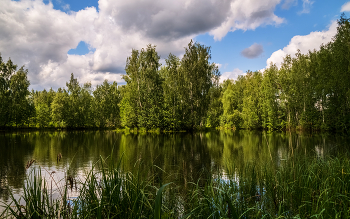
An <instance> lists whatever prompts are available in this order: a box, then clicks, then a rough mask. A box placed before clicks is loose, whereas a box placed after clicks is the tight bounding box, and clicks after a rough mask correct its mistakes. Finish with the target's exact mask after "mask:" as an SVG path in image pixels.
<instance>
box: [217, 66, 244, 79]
mask: <svg viewBox="0 0 350 219" xmlns="http://www.w3.org/2000/svg"><path fill="white" fill-rule="evenodd" d="M239 75H245V73H244V72H243V71H242V70H241V69H238V68H235V69H233V71H230V72H225V73H223V74H221V76H220V83H222V82H223V81H224V80H227V79H234V80H235V79H237V78H238V76H239Z"/></svg>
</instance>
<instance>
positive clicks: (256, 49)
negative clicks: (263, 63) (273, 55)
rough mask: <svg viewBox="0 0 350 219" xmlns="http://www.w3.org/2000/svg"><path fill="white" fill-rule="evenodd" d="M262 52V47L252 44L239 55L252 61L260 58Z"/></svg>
mask: <svg viewBox="0 0 350 219" xmlns="http://www.w3.org/2000/svg"><path fill="white" fill-rule="evenodd" d="M263 52H264V48H263V46H262V45H260V44H257V43H254V44H253V45H251V46H250V47H248V48H245V49H243V50H242V52H241V55H242V56H244V57H246V58H248V59H254V58H257V57H258V56H260V55H261V54H262V53H263Z"/></svg>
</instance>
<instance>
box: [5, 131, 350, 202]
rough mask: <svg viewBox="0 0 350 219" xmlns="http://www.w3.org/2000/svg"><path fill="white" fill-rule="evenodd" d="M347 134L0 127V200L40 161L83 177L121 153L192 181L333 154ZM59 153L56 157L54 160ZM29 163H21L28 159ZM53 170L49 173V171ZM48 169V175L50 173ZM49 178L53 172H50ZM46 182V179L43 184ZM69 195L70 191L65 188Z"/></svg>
mask: <svg viewBox="0 0 350 219" xmlns="http://www.w3.org/2000/svg"><path fill="white" fill-rule="evenodd" d="M349 143H350V138H349V137H347V136H343V135H332V134H303V133H289V132H287V133H276V132H274V133H266V132H254V131H212V132H197V133H161V134H153V133H147V134H140V133H139V134H133V133H130V134H123V133H117V132H115V131H55V132H51V131H45V132H43V131H40V132H39V131H32V132H2V133H0V201H5V202H6V201H8V200H9V193H8V190H7V188H8V186H9V188H10V189H11V190H12V191H14V193H15V194H17V195H20V194H21V192H22V187H23V185H24V183H25V180H26V178H27V176H28V175H29V173H30V172H31V171H32V170H33V169H37V168H38V166H40V167H41V171H42V174H43V175H44V176H46V177H50V176H53V175H54V177H55V180H56V181H57V182H58V181H60V179H63V178H64V176H65V175H66V174H67V172H68V170H69V172H70V173H71V174H73V175H74V177H81V178H83V176H84V174H85V173H86V171H89V170H90V169H91V167H92V166H93V165H94V164H95V163H96V162H97V161H98V159H99V158H100V157H103V158H106V157H108V156H111V155H112V156H113V157H114V159H115V160H117V159H119V158H120V157H123V158H122V166H123V168H125V169H126V170H132V169H135V168H139V169H141V171H142V172H145V171H146V172H147V171H148V172H151V173H152V174H157V180H161V181H167V182H171V181H175V180H176V181H177V182H180V183H181V182H183V184H184V185H185V184H186V182H190V181H192V182H196V181H197V180H198V179H199V178H200V177H201V176H202V175H203V173H209V174H212V176H213V177H218V176H220V177H224V176H225V171H227V169H228V167H230V166H231V167H232V166H233V165H242V164H244V163H245V162H250V161H254V162H256V163H258V164H261V165H263V164H264V163H265V162H267V161H272V162H274V164H275V165H276V166H278V165H280V163H281V162H283V160H285V159H288V158H289V157H291V156H293V154H295V153H296V152H298V155H299V156H300V154H301V153H300V152H302V154H303V156H317V157H320V158H322V157H325V156H328V155H331V156H336V155H337V154H339V153H342V152H343V151H344V150H347V148H348V145H350V144H349ZM59 153H61V154H62V159H61V160H60V161H57V155H58V154H59ZM31 159H35V160H36V161H35V162H34V164H33V165H32V166H31V167H30V168H29V169H26V168H25V167H26V164H27V162H28V161H29V160H31ZM53 172H54V173H53ZM50 174H51V175H50ZM51 178H53V177H51ZM48 186H50V185H48ZM71 195H72V196H74V192H72V194H71Z"/></svg>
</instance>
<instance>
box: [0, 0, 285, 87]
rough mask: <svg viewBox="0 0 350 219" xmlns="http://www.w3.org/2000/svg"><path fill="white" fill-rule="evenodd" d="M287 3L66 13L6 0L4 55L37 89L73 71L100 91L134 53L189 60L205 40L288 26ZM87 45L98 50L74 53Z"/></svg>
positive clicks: (146, 5) (177, 2) (200, 1)
mask: <svg viewBox="0 0 350 219" xmlns="http://www.w3.org/2000/svg"><path fill="white" fill-rule="evenodd" d="M280 1H281V0H267V1H259V0H169V1H162V0H143V1H138V0H130V1H112V0H100V1H99V8H98V11H97V9H96V8H94V7H88V8H85V9H83V10H80V11H78V12H74V11H69V5H61V7H62V8H64V10H65V12H64V11H60V10H55V9H54V7H53V5H52V3H51V2H49V3H48V4H45V3H43V1H42V0H21V1H11V0H2V4H1V7H0V30H1V31H0V52H1V55H2V57H3V58H4V59H5V60H6V59H7V57H11V59H12V60H13V61H14V63H17V64H19V65H23V64H25V65H26V68H28V70H29V80H30V82H31V88H34V89H42V88H49V87H53V88H57V87H60V86H64V85H65V81H67V80H69V77H70V73H71V72H73V73H74V74H75V75H76V76H77V77H78V79H79V81H80V82H86V81H91V82H92V84H93V85H95V84H98V83H101V82H102V81H103V80H104V79H109V80H115V81H117V82H119V83H120V82H123V80H122V79H121V75H122V74H123V73H124V68H125V61H126V58H127V56H129V55H130V54H131V49H140V48H143V47H145V46H146V45H147V44H150V43H151V44H154V45H157V51H158V53H159V54H160V55H161V57H162V58H165V57H167V55H168V54H169V53H170V52H171V53H173V54H175V55H181V54H182V53H183V51H184V47H186V45H187V44H188V43H189V41H190V40H191V39H193V38H195V37H196V36H197V35H198V34H202V33H207V32H209V33H210V34H211V35H212V36H214V38H215V40H220V39H222V38H223V37H224V36H225V35H226V34H227V33H228V32H229V31H235V30H237V29H242V30H248V29H255V28H257V27H259V26H261V25H278V24H280V23H282V22H283V21H284V20H283V18H280V17H278V16H276V15H275V14H274V9H275V7H276V5H277V4H279V3H280ZM59 2H60V1H59ZM80 41H84V42H85V43H86V44H88V46H89V48H90V49H94V52H92V51H91V52H90V53H88V54H86V55H68V54H67V52H68V51H69V50H70V49H73V48H76V47H77V45H78V43H79V42H80Z"/></svg>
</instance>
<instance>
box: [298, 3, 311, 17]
mask: <svg viewBox="0 0 350 219" xmlns="http://www.w3.org/2000/svg"><path fill="white" fill-rule="evenodd" d="M302 1H303V10H302V11H300V12H299V14H308V13H310V10H311V6H312V4H313V3H314V2H313V1H310V0H302Z"/></svg>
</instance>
